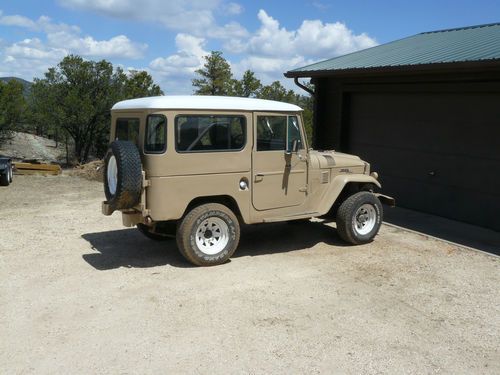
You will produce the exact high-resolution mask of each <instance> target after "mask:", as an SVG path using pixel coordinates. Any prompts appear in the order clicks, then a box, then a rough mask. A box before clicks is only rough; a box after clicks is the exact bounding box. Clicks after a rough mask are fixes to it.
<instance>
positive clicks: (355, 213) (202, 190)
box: [102, 96, 394, 266]
mask: <svg viewBox="0 0 500 375" xmlns="http://www.w3.org/2000/svg"><path fill="white" fill-rule="evenodd" d="M301 111H302V110H301V108H299V107H297V106H295V105H292V104H286V103H281V102H275V101H269V100H260V99H249V98H233V97H214V96H161V97H150V98H141V99H132V100H125V101H122V102H119V103H117V104H115V105H114V106H113V108H112V111H111V113H112V116H111V118H112V120H111V121H112V126H111V134H110V140H111V144H110V145H109V149H108V152H107V155H106V157H105V170H104V174H105V176H104V177H105V178H104V190H105V194H106V201H105V202H103V204H102V211H103V213H104V214H105V215H111V214H112V213H113V212H114V211H121V213H122V218H123V224H124V225H125V226H128V227H131V226H137V228H138V229H139V231H141V232H142V233H143V234H144V235H146V236H147V237H149V238H151V239H154V240H163V239H168V238H172V237H175V238H176V239H177V245H178V248H179V250H180V252H181V253H182V255H183V256H184V257H185V258H186V259H187V260H188V261H190V262H191V263H193V264H195V265H200V266H208V265H215V264H220V263H223V262H225V261H227V260H228V259H229V258H230V257H231V255H232V254H233V253H234V251H235V250H236V248H237V246H238V242H239V238H240V225H241V224H243V223H244V224H256V223H269V222H277V221H290V220H298V219H309V218H312V217H321V216H329V217H332V218H334V219H335V220H336V224H337V232H338V234H339V236H340V237H341V238H342V239H344V240H345V241H347V242H349V243H351V244H363V243H366V242H369V241H371V240H372V239H373V238H374V237H375V235H376V234H377V232H378V230H379V228H380V225H381V222H382V205H381V203H380V201H381V200H382V201H384V203H388V204H390V205H393V204H394V200H393V199H392V198H390V197H386V196H384V195H381V194H376V193H374V190H375V189H376V188H380V187H381V186H380V183H379V182H378V181H377V173H375V172H372V173H370V165H369V164H368V163H366V162H364V161H362V160H360V159H359V158H358V157H357V156H352V155H347V154H342V153H338V152H335V151H315V150H312V149H309V148H308V145H307V140H306V137H305V133H304V127H303V123H302V116H301Z"/></svg>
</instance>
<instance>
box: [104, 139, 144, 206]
mask: <svg viewBox="0 0 500 375" xmlns="http://www.w3.org/2000/svg"><path fill="white" fill-rule="evenodd" d="M141 190H142V166H141V156H140V155H139V150H138V149H137V146H136V145H135V144H134V143H132V142H130V141H114V142H112V143H111V144H110V145H109V147H108V152H107V153H106V156H105V157H104V194H106V200H107V203H108V204H109V207H110V208H111V210H112V211H115V210H123V209H128V208H132V207H134V206H136V205H137V204H138V203H139V202H140V199H141Z"/></svg>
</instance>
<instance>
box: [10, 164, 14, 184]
mask: <svg viewBox="0 0 500 375" xmlns="http://www.w3.org/2000/svg"><path fill="white" fill-rule="evenodd" d="M9 172H10V173H9V174H10V178H9V183H12V181H13V180H14V168H13V167H12V164H10V168H9Z"/></svg>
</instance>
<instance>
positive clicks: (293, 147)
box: [286, 139, 299, 155]
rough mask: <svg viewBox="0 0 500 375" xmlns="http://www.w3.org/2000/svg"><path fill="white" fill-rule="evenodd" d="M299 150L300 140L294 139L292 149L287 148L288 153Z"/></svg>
mask: <svg viewBox="0 0 500 375" xmlns="http://www.w3.org/2000/svg"><path fill="white" fill-rule="evenodd" d="M298 150H299V140H298V139H294V140H293V141H292V147H291V148H290V149H288V150H286V154H287V155H290V154H292V153H296V152H297V151H298Z"/></svg>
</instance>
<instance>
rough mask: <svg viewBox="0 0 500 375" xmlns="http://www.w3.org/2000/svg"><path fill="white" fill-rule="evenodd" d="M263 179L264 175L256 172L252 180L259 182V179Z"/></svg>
mask: <svg viewBox="0 0 500 375" xmlns="http://www.w3.org/2000/svg"><path fill="white" fill-rule="evenodd" d="M263 179H264V175H263V174H262V173H257V174H256V175H255V178H254V181H255V182H260V181H262V180H263Z"/></svg>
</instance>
